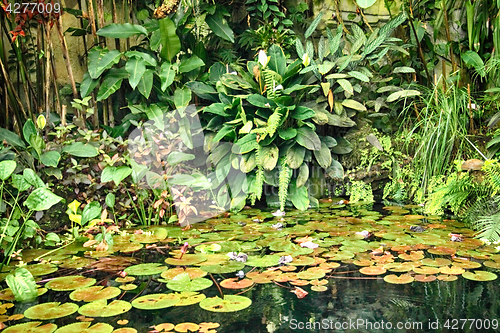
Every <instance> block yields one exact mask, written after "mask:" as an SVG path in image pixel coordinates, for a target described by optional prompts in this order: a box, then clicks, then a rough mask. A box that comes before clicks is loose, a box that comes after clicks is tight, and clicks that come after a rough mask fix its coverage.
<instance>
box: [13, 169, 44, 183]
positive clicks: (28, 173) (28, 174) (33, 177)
mask: <svg viewBox="0 0 500 333" xmlns="http://www.w3.org/2000/svg"><path fill="white" fill-rule="evenodd" d="M12 178H14V176H12ZM23 178H24V180H25V181H26V182H28V183H29V184H30V185H31V186H33V187H34V188H40V187H46V186H45V182H44V181H43V180H42V179H41V178H40V176H38V175H37V174H36V172H35V171H33V170H32V169H29V168H26V169H24V170H23Z"/></svg>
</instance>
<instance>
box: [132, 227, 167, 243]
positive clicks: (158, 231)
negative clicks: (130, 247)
mask: <svg viewBox="0 0 500 333" xmlns="http://www.w3.org/2000/svg"><path fill="white" fill-rule="evenodd" d="M167 235H168V231H167V229H165V228H162V227H151V228H149V229H148V230H147V231H145V232H143V233H142V234H134V237H133V240H134V242H137V243H145V244H152V243H158V242H159V241H161V240H162V239H165V238H167Z"/></svg>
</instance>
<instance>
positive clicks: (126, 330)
mask: <svg viewBox="0 0 500 333" xmlns="http://www.w3.org/2000/svg"><path fill="white" fill-rule="evenodd" d="M113 333H137V330H136V329H135V328H132V327H121V328H118V329H116V330H114V331H113Z"/></svg>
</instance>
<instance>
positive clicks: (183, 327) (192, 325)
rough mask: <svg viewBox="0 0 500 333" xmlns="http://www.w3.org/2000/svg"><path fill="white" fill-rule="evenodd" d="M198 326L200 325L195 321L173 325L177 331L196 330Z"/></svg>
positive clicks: (181, 332) (182, 332)
mask: <svg viewBox="0 0 500 333" xmlns="http://www.w3.org/2000/svg"><path fill="white" fill-rule="evenodd" d="M199 328H200V326H199V325H198V324H195V323H180V324H177V325H175V328H174V329H175V330H176V331H177V332H180V333H184V332H196V331H198V329H199Z"/></svg>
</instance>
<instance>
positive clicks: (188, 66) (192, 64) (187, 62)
mask: <svg viewBox="0 0 500 333" xmlns="http://www.w3.org/2000/svg"><path fill="white" fill-rule="evenodd" d="M204 65H205V63H204V62H203V60H201V59H200V58H199V57H198V56H196V55H195V54H193V55H192V56H191V57H189V58H188V59H183V60H182V61H181V64H180V65H179V73H187V72H191V71H192V70H195V69H196V68H200V67H201V66H204Z"/></svg>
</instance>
